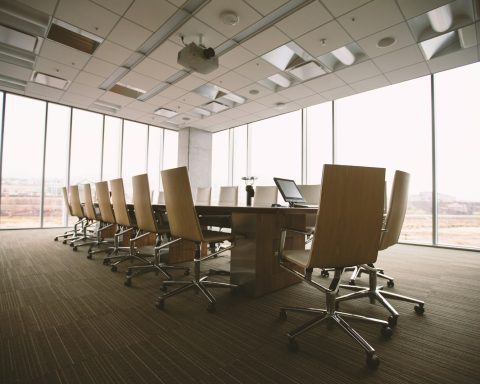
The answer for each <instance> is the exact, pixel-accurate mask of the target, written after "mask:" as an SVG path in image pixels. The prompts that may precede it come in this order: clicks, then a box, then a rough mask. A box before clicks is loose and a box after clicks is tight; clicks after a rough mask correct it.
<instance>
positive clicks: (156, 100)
mask: <svg viewBox="0 0 480 384" xmlns="http://www.w3.org/2000/svg"><path fill="white" fill-rule="evenodd" d="M170 101H171V99H169V98H167V97H165V96H161V95H156V96H153V97H152V98H150V99H148V103H149V104H153V105H156V106H158V107H160V106H162V105H164V104H167V103H168V102H170Z"/></svg>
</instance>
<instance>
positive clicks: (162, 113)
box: [153, 108, 178, 119]
mask: <svg viewBox="0 0 480 384" xmlns="http://www.w3.org/2000/svg"><path fill="white" fill-rule="evenodd" d="M153 113H154V114H155V115H158V116H164V117H167V118H169V119H170V118H172V117H174V116H177V115H178V113H177V112H175V111H172V110H171V109H166V108H159V109H157V110H156V111H155V112H153Z"/></svg>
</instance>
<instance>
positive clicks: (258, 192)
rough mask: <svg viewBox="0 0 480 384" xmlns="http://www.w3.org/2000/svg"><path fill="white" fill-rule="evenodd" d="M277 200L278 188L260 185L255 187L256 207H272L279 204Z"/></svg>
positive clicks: (254, 199) (254, 201)
mask: <svg viewBox="0 0 480 384" xmlns="http://www.w3.org/2000/svg"><path fill="white" fill-rule="evenodd" d="M277 199H278V188H277V187H276V186H265V185H259V186H256V187H255V196H254V198H253V206H254V207H270V206H271V205H272V204H276V203H277Z"/></svg>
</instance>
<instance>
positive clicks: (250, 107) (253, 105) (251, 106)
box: [237, 101, 267, 113]
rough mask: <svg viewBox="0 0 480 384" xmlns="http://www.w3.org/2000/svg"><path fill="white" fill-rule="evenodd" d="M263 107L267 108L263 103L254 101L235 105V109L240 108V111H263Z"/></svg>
mask: <svg viewBox="0 0 480 384" xmlns="http://www.w3.org/2000/svg"><path fill="white" fill-rule="evenodd" d="M265 108H267V107H266V106H265V105H263V104H260V103H257V102H256V101H251V102H249V103H245V104H242V105H239V106H238V107H237V109H240V110H241V111H245V112H248V113H255V112H260V111H263V110H264V109H265Z"/></svg>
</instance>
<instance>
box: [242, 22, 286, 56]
mask: <svg viewBox="0 0 480 384" xmlns="http://www.w3.org/2000/svg"><path fill="white" fill-rule="evenodd" d="M288 41H290V38H289V37H288V36H287V35H285V34H284V33H283V32H281V31H280V30H279V29H278V28H276V27H270V28H268V29H266V30H265V31H263V32H260V33H259V34H257V35H255V36H253V37H252V38H250V39H248V40H247V41H245V42H244V43H242V46H243V47H244V48H246V49H248V50H249V51H250V52H253V53H255V54H256V55H258V56H260V55H263V54H264V53H266V52H270V51H271V50H272V49H275V48H277V47H279V46H280V45H282V44H285V43H287V42H288Z"/></svg>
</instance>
